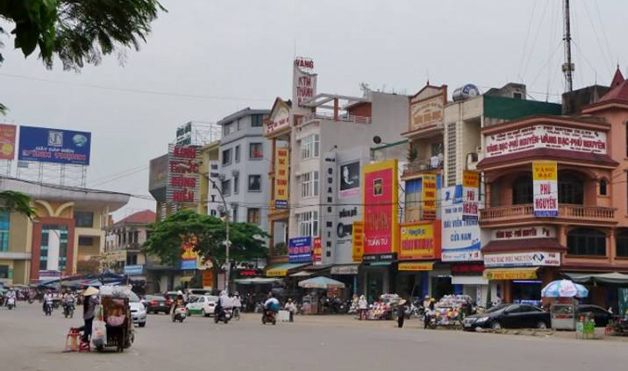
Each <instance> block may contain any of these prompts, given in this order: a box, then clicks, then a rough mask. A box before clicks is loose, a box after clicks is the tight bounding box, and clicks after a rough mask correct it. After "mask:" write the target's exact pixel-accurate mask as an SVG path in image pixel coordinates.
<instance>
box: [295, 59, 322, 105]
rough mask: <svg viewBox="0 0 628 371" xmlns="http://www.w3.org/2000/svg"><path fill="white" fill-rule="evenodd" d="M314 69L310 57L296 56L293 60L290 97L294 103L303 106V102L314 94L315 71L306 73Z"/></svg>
mask: <svg viewBox="0 0 628 371" xmlns="http://www.w3.org/2000/svg"><path fill="white" fill-rule="evenodd" d="M313 69H314V61H312V60H311V59H305V58H297V59H295V60H294V72H293V77H292V98H293V102H294V104H296V105H297V106H298V107H303V102H305V101H307V100H308V99H311V98H313V97H314V96H315V95H316V80H317V75H316V74H315V73H308V72H306V71H311V70H313Z"/></svg>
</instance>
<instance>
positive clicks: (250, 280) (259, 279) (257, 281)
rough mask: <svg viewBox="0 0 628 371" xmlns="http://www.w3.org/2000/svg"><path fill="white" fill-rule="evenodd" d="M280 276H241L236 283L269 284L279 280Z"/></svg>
mask: <svg viewBox="0 0 628 371" xmlns="http://www.w3.org/2000/svg"><path fill="white" fill-rule="evenodd" d="M279 281H280V279H279V278H263V277H254V278H240V279H237V280H235V283H237V284H239V285H267V284H271V283H275V282H279Z"/></svg>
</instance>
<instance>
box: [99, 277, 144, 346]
mask: <svg viewBox="0 0 628 371" xmlns="http://www.w3.org/2000/svg"><path fill="white" fill-rule="evenodd" d="M130 296H131V288H130V287H128V286H102V287H101V288H100V306H99V308H98V309H97V316H96V318H95V319H94V326H93V330H92V343H93V344H94V346H95V347H96V349H97V350H99V351H101V350H103V349H104V348H105V347H112V348H115V349H116V350H117V351H118V352H123V351H124V349H126V348H129V347H130V346H131V344H133V340H134V335H135V333H134V330H133V320H132V318H131V308H130V306H129V297H130Z"/></svg>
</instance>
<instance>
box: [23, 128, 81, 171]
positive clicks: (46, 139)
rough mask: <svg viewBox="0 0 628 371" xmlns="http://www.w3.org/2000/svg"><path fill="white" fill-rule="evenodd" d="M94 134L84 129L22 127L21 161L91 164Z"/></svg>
mask: <svg viewBox="0 0 628 371" xmlns="http://www.w3.org/2000/svg"><path fill="white" fill-rule="evenodd" d="M91 145H92V134H91V133H88V132H84V131H73V130H63V129H49V128H36V127H32V126H21V127H20V145H19V152H18V156H17V159H18V160H20V161H34V162H50V163H57V164H66V165H89V156H90V150H91Z"/></svg>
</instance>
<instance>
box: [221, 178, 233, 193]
mask: <svg viewBox="0 0 628 371" xmlns="http://www.w3.org/2000/svg"><path fill="white" fill-rule="evenodd" d="M220 186H221V188H222V195H223V196H230V195H231V180H223V181H222V183H221V184H220Z"/></svg>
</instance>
